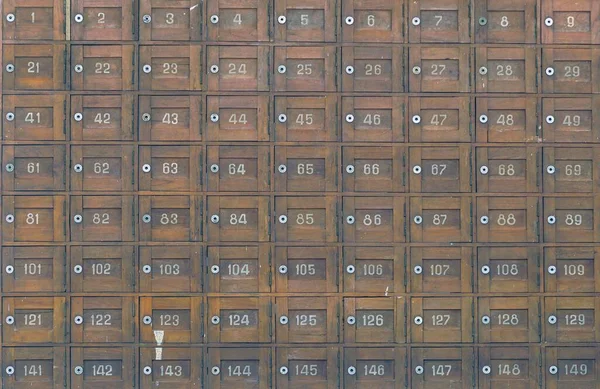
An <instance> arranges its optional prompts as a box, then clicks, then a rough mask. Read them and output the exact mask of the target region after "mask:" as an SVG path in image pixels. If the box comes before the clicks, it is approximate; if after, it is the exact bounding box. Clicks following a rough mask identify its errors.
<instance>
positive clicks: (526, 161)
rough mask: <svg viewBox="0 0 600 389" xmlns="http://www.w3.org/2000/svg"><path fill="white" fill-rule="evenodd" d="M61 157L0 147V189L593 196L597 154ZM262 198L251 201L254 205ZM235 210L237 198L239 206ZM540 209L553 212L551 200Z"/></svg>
mask: <svg viewBox="0 0 600 389" xmlns="http://www.w3.org/2000/svg"><path fill="white" fill-rule="evenodd" d="M69 151H70V158H68V161H66V162H65V160H67V157H66V154H67V153H66V147H65V146H64V145H42V146H37V145H36V146H29V145H27V146H25V145H5V146H3V147H2V154H3V155H2V162H3V165H4V166H3V167H4V169H3V170H4V171H3V172H2V189H3V190H4V191H5V192H22V191H64V190H65V189H66V188H67V187H68V188H69V189H70V190H72V191H80V192H132V191H135V190H140V191H153V192H187V193H189V192H201V191H203V190H204V191H208V192H269V191H271V190H275V191H276V192H280V193H281V192H319V194H323V193H325V194H334V193H336V192H338V190H340V189H341V190H342V191H343V192H346V193H354V192H356V193H358V192H360V193H361V194H371V193H374V192H385V193H387V194H389V193H394V192H395V193H403V192H410V193H444V194H445V193H471V192H476V193H481V194H485V193H519V192H521V193H522V192H526V193H530V194H532V193H539V192H540V191H541V192H544V193H577V194H582V193H589V194H591V193H594V192H596V191H597V190H598V189H599V187H600V176H599V174H600V168H598V166H597V165H598V162H599V161H600V149H597V148H594V147H575V148H569V147H544V148H540V147H534V146H530V147H488V146H476V147H471V146H470V145H461V146H377V147H373V146H342V147H341V150H340V148H339V147H336V146H275V148H274V149H272V148H271V147H270V146H253V145H252V146H233V145H232V146H211V145H209V146H207V147H205V146H204V145H202V146H199V145H194V146H180V145H178V146H167V145H162V146H160V145H154V146H134V145H114V144H113V145H97V144H95V145H86V146H81V145H71V146H70V147H69ZM340 151H341V152H340ZM340 154H341V158H340ZM272 159H273V161H272ZM66 166H70V169H68V168H66ZM67 177H68V178H69V181H70V185H68V186H67ZM340 181H341V182H340ZM261 198H262V197H254V198H253V199H254V200H255V201H258V202H259V203H260V201H261V200H260V199H261ZM456 199H457V200H459V199H458V198H456ZM214 201H218V200H214ZM214 201H213V202H214ZM222 201H225V202H227V201H228V200H222ZM236 201H237V200H236ZM307 201H308V200H307ZM322 201H324V202H328V201H329V200H327V199H326V198H323V199H322ZM348 201H351V200H348ZM358 201H359V202H360V201H362V200H358ZM365 201H366V200H365ZM365 201H363V202H364V203H365V204H366V203H368V201H366V202H365ZM411 201H412V202H419V203H421V202H424V203H423V204H425V203H427V202H428V201H429V202H430V204H432V205H430V206H429V208H436V209H437V208H440V207H439V206H438V205H433V204H435V201H434V200H425V199H423V200H417V199H414V200H411ZM548 201H550V200H548ZM557 201H559V203H560V202H563V203H564V204H563V207H565V206H566V204H568V203H569V200H568V199H562V200H557ZM229 202H230V203H231V201H229ZM239 203H240V204H243V203H244V201H243V200H241V199H240V200H239ZM165 204H166V203H165ZM307 205H308V203H307ZM463 205H464V204H463ZM463 205H461V206H458V205H457V204H456V205H454V206H450V208H456V209H458V208H460V207H462V206H463ZM464 206H466V207H468V204H466V205H464ZM581 206H582V207H583V204H582V205H581ZM209 207H210V204H209ZM228 207H229V208H231V207H233V208H246V206H242V205H240V206H235V205H229V206H228ZM348 207H350V208H352V206H351V205H346V204H344V208H348ZM412 207H416V205H414V206H412ZM423 207H424V208H427V206H426V205H423ZM546 207H549V208H550V210H552V209H553V208H552V204H551V203H548V204H547V205H546ZM585 207H589V208H590V209H593V208H594V207H593V206H588V205H585ZM294 208H298V206H294ZM559 208H560V206H559ZM464 211H466V209H465V210H464ZM278 212H279V211H278ZM414 212H417V214H418V212H420V211H419V210H417V209H415V210H413V213H414Z"/></svg>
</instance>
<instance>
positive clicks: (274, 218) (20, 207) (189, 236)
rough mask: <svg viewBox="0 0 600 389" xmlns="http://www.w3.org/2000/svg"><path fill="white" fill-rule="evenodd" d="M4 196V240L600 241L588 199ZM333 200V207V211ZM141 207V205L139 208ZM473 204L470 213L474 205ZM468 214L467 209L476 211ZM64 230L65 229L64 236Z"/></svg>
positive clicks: (595, 207)
mask: <svg viewBox="0 0 600 389" xmlns="http://www.w3.org/2000/svg"><path fill="white" fill-rule="evenodd" d="M69 200H70V211H68V210H67V206H66V203H67V202H66V198H65V196H62V195H56V196H3V197H2V203H3V204H2V208H3V211H2V213H3V220H2V241H3V242H64V241H65V239H67V237H69V240H70V241H73V242H94V241H96V242H110V241H113V242H131V241H135V240H137V239H139V240H140V241H154V242H188V241H208V242H269V241H274V242H315V243H317V242H321V243H326V242H327V243H333V242H344V243H358V244H360V243H403V242H413V243H414V242H438V243H448V242H471V241H476V242H481V243H488V242H531V243H534V242H539V241H541V240H542V239H543V241H544V242H581V243H594V242H598V241H600V235H599V234H600V228H598V227H597V225H598V223H599V220H600V216H598V212H600V205H599V204H598V202H599V201H600V198H599V197H598V196H596V197H545V198H544V199H543V212H542V209H541V208H542V206H541V205H542V202H541V201H540V199H539V198H538V197H527V196H520V197H478V198H477V199H476V207H473V206H472V204H473V203H472V202H471V201H472V198H471V196H463V197H412V198H410V199H407V198H405V197H391V196H386V197H375V196H372V197H353V196H344V198H343V199H339V200H338V198H337V197H336V196H305V197H300V196H275V201H274V213H273V210H272V209H271V199H270V197H269V196H207V199H206V206H207V209H206V210H205V209H204V206H203V203H204V201H203V200H204V197H203V196H187V195H186V196H139V197H135V198H134V196H130V195H124V196H70V198H69ZM340 205H341V207H340ZM138 207H139V211H138V210H137V209H138ZM474 208H475V209H474ZM474 211H475V214H474ZM67 227H69V228H68V230H69V232H67Z"/></svg>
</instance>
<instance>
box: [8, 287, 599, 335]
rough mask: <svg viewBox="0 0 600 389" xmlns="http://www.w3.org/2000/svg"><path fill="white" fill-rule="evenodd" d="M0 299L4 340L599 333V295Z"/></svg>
mask: <svg viewBox="0 0 600 389" xmlns="http://www.w3.org/2000/svg"><path fill="white" fill-rule="evenodd" d="M2 304H3V307H2V310H3V312H2V318H3V320H2V321H3V325H2V341H3V344H5V345H8V344H40V343H65V342H67V343H68V342H69V341H70V342H72V343H120V342H125V343H129V342H136V341H139V342H142V343H152V344H154V343H158V345H161V344H171V343H206V342H208V343H271V342H277V343H305V344H307V343H338V342H343V343H346V344H347V343H473V342H479V343H515V342H518V343H523V342H524V343H530V342H532V343H535V342H540V341H545V342H549V343H556V342H558V343H588V342H598V341H600V329H599V328H598V327H599V326H598V321H599V320H600V297H541V298H540V297H531V296H530V297H505V296H503V297H407V296H393V297H343V298H339V297H314V296H311V297H306V296H302V297H275V298H272V297H210V296H209V297H206V298H203V297H199V296H197V297H156V296H154V297H140V298H139V302H138V298H137V297H132V296H128V297H106V296H102V297H99V296H93V297H92V296H90V297H70V298H65V297H38V296H36V297H3V298H2ZM67 308H69V312H70V313H67ZM475 310H477V312H475Z"/></svg>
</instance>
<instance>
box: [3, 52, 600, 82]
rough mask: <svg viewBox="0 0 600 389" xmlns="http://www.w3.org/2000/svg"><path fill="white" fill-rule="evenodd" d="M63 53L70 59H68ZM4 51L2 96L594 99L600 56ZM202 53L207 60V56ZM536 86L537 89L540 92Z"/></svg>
mask: <svg viewBox="0 0 600 389" xmlns="http://www.w3.org/2000/svg"><path fill="white" fill-rule="evenodd" d="M67 51H69V52H70V61H67ZM136 51H137V48H136V47H135V46H134V45H127V44H125V45H73V46H70V48H69V50H67V48H66V46H65V45H63V44H53V45H50V44H47V45H26V44H20V45H15V44H6V45H4V47H3V60H4V69H3V81H2V86H3V88H4V89H10V90H65V89H67V90H68V89H72V90H116V91H120V90H135V89H136V88H139V90H165V91H182V90H184V91H186V90H189V91H200V90H203V89H204V90H209V91H254V92H256V91H269V90H274V91H287V92H299V91H307V92H335V91H337V90H338V89H339V90H341V91H344V92H437V93H439V92H454V93H464V92H482V93H486V92H492V93H496V92H498V93H537V92H538V91H540V92H543V93H599V92H600V77H599V74H598V71H599V70H598V69H599V62H600V49H598V48H596V47H593V48H592V47H590V48H568V49H566V48H542V49H536V48H529V47H502V48H498V47H486V48H474V49H472V48H470V47H468V46H446V47H443V48H440V47H421V46H418V47H410V48H408V49H406V50H405V49H403V48H402V47H370V46H357V47H343V48H341V49H340V48H338V47H335V46H310V47H306V46H302V47H275V48H273V49H272V50H271V47H270V46H248V47H240V46H208V47H204V46H201V45H170V46H156V45H140V46H139V55H136ZM204 55H206V60H205V59H204V58H203V57H204ZM539 84H541V88H540V85H539Z"/></svg>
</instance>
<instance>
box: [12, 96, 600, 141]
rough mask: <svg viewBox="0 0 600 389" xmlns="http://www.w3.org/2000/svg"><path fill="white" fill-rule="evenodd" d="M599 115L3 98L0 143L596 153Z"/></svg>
mask: <svg viewBox="0 0 600 389" xmlns="http://www.w3.org/2000/svg"><path fill="white" fill-rule="evenodd" d="M67 100H68V102H69V104H70V110H68V108H67ZM598 105H600V96H593V97H590V96H580V97H577V98H572V97H568V98H567V97H544V98H542V99H538V98H536V97H523V96H518V97H509V98H506V97H477V98H475V99H472V98H469V97H464V96H462V97H461V96H453V97H413V96H410V97H406V96H394V97H342V98H341V101H340V99H338V97H337V96H331V95H328V96H322V95H321V96H281V95H278V96H275V97H273V98H272V99H270V98H269V96H206V98H204V97H202V96H181V95H179V96H139V99H138V98H136V97H134V96H133V94H131V93H125V94H123V95H120V96H116V95H114V96H110V95H102V96H99V95H71V96H70V98H66V97H65V96H63V95H60V96H59V95H54V96H49V95H38V96H35V95H18V96H17V95H5V96H4V98H3V107H4V109H3V115H2V116H3V136H4V140H5V141H30V142H31V141H33V142H38V141H53V140H56V141H60V140H65V139H68V138H70V139H71V140H73V141H94V142H95V141H129V140H134V139H139V140H140V141H158V142H171V141H175V142H177V141H179V142H198V141H201V140H206V141H211V142H214V141H223V142H240V141H269V140H274V141H278V142H282V141H291V142H335V141H338V140H339V139H340V138H341V139H343V141H344V142H363V143H371V142H404V141H410V142H432V143H436V142H458V143H468V142H471V141H473V140H474V139H476V141H477V142H482V143H486V142H491V143H507V142H510V143H529V144H532V143H538V142H561V143H574V142H578V143H599V142H600V124H599V123H600V118H598V115H599V114H598V113H597V112H596V111H593V110H592V107H595V106H598ZM68 111H69V112H70V114H69V115H67V112H68ZM67 133H68V135H67ZM261 153H262V151H261Z"/></svg>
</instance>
